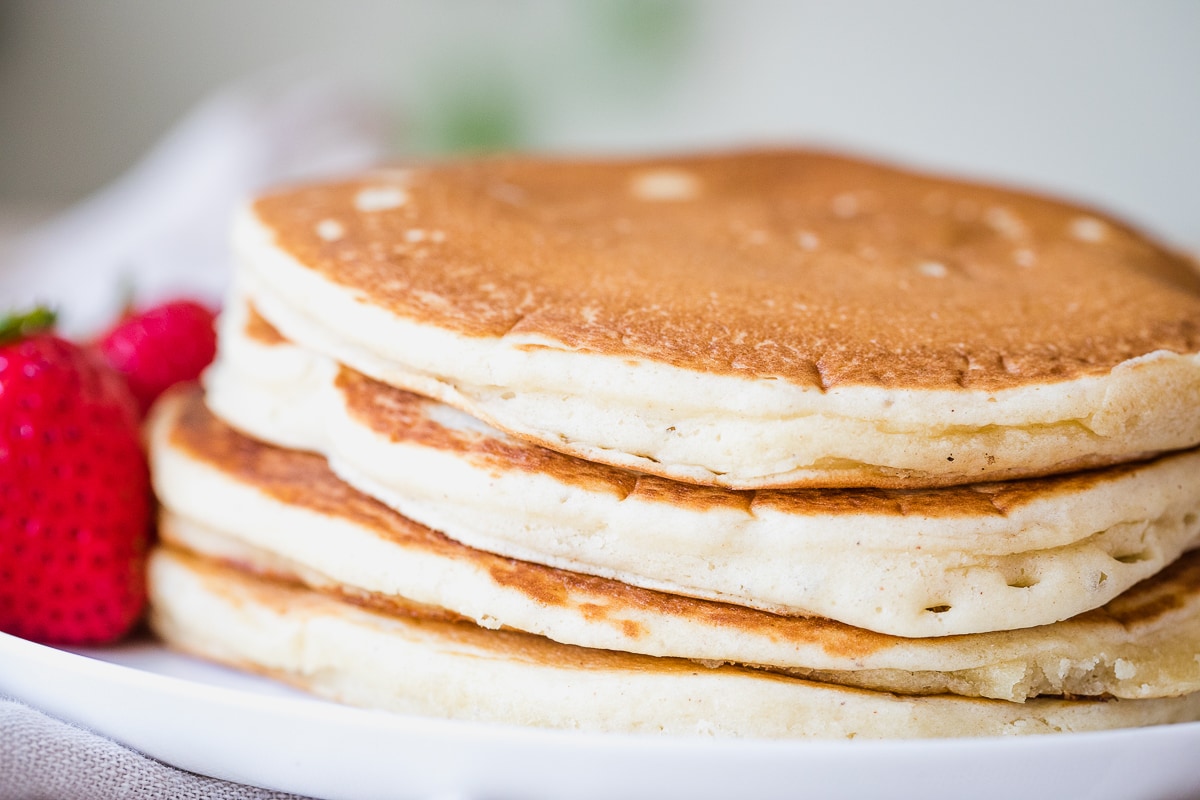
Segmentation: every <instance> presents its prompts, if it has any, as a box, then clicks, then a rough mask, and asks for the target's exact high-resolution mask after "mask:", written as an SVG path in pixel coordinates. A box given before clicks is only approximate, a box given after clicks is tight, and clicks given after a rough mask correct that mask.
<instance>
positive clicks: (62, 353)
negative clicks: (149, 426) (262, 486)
mask: <svg viewBox="0 0 1200 800" xmlns="http://www.w3.org/2000/svg"><path fill="white" fill-rule="evenodd" d="M48 322H49V320H48V319H47V316H46V315H45V314H44V313H38V314H32V315H28V316H26V317H20V318H9V319H7V320H3V321H0V630H3V631H6V632H8V633H13V634H16V635H18V636H22V637H26V638H30V639H35V640H38V641H44V642H55V643H63V644H94V643H101V642H107V641H112V640H114V639H116V638H118V637H120V636H121V635H123V634H124V633H125V632H127V631H128V630H129V629H130V627H131V626H132V625H133V624H134V623H135V622H136V621H137V620H138V617H139V616H140V614H141V612H142V608H143V606H144V604H145V585H144V556H145V550H146V545H147V537H148V531H149V525H150V512H151V495H150V485H149V476H148V469H147V466H146V459H145V456H144V454H143V452H142V449H141V442H140V437H139V427H138V426H139V421H138V414H137V404H136V402H135V401H134V399H133V396H132V395H131V394H130V392H129V388H128V387H127V386H126V385H125V382H124V381H123V380H122V379H121V376H120V375H118V374H117V373H116V372H114V371H113V370H112V369H111V368H110V367H108V365H106V364H104V363H103V361H101V360H100V359H99V358H98V357H97V356H96V355H95V354H94V353H93V352H90V351H89V350H87V349H85V348H82V347H79V346H78V345H75V344H72V343H71V342H67V341H64V340H63V339H60V338H58V337H56V336H54V335H52V334H51V333H49V332H47V331H46V330H43V328H45V327H46V325H47V323H48ZM31 329H35V330H31Z"/></svg>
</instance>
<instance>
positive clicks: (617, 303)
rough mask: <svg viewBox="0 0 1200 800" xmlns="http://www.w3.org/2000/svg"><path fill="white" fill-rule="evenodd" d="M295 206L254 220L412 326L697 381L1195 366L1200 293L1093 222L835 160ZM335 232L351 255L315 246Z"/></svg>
mask: <svg viewBox="0 0 1200 800" xmlns="http://www.w3.org/2000/svg"><path fill="white" fill-rule="evenodd" d="M393 183H394V182H390V181H389V179H387V178H386V177H384V176H379V177H375V178H366V179H363V180H357V181H348V182H344V183H336V184H328V185H322V186H313V187H307V188H298V189H291V190H287V191H283V192H280V193H278V194H274V195H272V196H269V197H266V198H264V199H261V200H260V201H258V202H257V203H256V205H255V210H256V212H257V214H258V216H259V217H260V219H261V220H262V221H263V222H264V223H265V224H266V225H267V226H268V227H269V228H271V229H273V230H274V231H275V232H276V235H277V241H278V244H279V245H280V246H281V247H282V249H283V250H285V251H286V252H288V253H290V254H292V255H293V256H295V257H296V258H297V259H298V260H299V261H300V262H301V263H302V264H304V265H306V266H307V267H309V268H311V269H313V270H315V271H317V272H318V273H320V274H322V275H323V276H325V277H327V278H328V279H330V280H332V281H334V282H336V283H339V284H342V285H344V286H347V287H351V288H353V289H354V290H355V291H357V292H359V293H361V294H362V295H363V296H364V297H365V298H366V299H367V300H369V302H371V303H373V304H375V305H378V306H380V307H382V308H384V309H387V310H388V311H391V312H393V313H395V314H396V315H398V316H400V317H402V318H405V319H408V320H412V321H415V322H418V323H422V324H428V325H433V326H437V327H441V328H444V329H447V330H450V331H453V332H455V333H459V334H464V335H467V336H471V337H497V336H501V335H503V334H505V333H507V332H509V331H515V332H519V333H528V334H535V335H538V336H544V337H549V338H550V339H552V340H556V341H559V342H562V343H563V344H565V345H566V346H568V347H571V348H578V349H581V350H585V351H591V352H594V353H599V354H605V355H610V356H615V357H618V358H639V359H640V358H645V359H649V360H653V361H660V362H666V363H669V364H673V365H676V366H679V367H683V368H686V369H690V370H695V371H698V372H705V373H721V374H737V375H743V376H747V377H759V378H761V377H776V376H777V377H780V378H783V379H786V380H788V381H792V382H797V383H801V384H808V383H814V384H817V385H819V386H822V387H833V386H837V385H841V384H858V385H878V386H889V387H903V388H926V387H928V388H958V387H968V388H972V389H983V390H995V389H1003V388H1009V387H1019V386H1028V385H1033V384H1038V383H1044V382H1047V381H1060V380H1067V379H1071V378H1075V377H1078V376H1082V375H1095V374H1103V373H1105V372H1107V371H1108V370H1110V369H1111V368H1112V367H1113V366H1115V365H1116V364H1118V363H1120V362H1122V361H1125V360H1127V359H1129V358H1133V357H1136V356H1139V355H1143V354H1145V353H1149V352H1152V351H1155V350H1160V349H1165V350H1170V351H1174V352H1177V353H1192V352H1196V351H1197V350H1200V280H1198V279H1197V277H1196V275H1195V274H1194V272H1193V271H1192V269H1191V268H1190V267H1189V265H1188V263H1187V262H1186V261H1185V260H1184V259H1182V258H1181V257H1179V256H1177V255H1174V254H1172V253H1169V252H1167V251H1165V250H1163V249H1161V248H1159V247H1158V246H1156V245H1154V244H1152V243H1150V242H1147V241H1146V240H1145V239H1144V238H1142V237H1140V236H1139V235H1138V234H1137V233H1136V232H1134V231H1132V230H1130V229H1129V228H1127V227H1125V226H1123V225H1121V224H1120V223H1118V222H1115V221H1113V220H1109V219H1105V218H1103V217H1102V216H1101V215H1099V214H1096V213H1095V212H1093V211H1090V210H1086V209H1081V208H1078V207H1075V206H1072V205H1068V204H1065V203H1060V202H1055V201H1051V200H1047V199H1043V198H1040V197H1035V196H1031V195H1027V194H1021V193H1016V192H1012V191H1007V190H1004V189H999V188H992V187H985V186H979V185H972V184H968V183H963V182H958V181H949V180H944V179H939V178H935V177H929V176H924V175H919V174H915V173H911V172H906V171H901V170H896V169H892V168H889V167H885V166H881V165H878V164H872V163H867V162H862V161H856V160H850V159H845V158H840V157H835V156H831V155H827V154H821V153H813V152H802V151H762V152H742V153H733V154H724V155H713V156H693V157H683V158H673V159H659V160H642V161H637V160H632V161H593V162H587V161H567V160H562V161H555V160H545V159H531V158H499V159H491V160H481V161H473V162H464V163H453V164H445V165H438V166H432V167H422V168H419V169H417V170H415V171H414V172H413V173H412V176H411V177H410V178H407V179H405V180H404V182H403V184H402V185H403V186H404V199H405V202H404V203H403V204H402V205H400V206H399V207H397V208H392V209H387V210H381V211H370V212H360V211H358V210H356V208H355V197H356V195H357V194H358V192H359V191H360V190H362V189H364V188H370V187H374V186H380V185H393ZM325 220H335V221H336V222H337V223H338V224H339V225H340V226H341V227H342V229H343V230H344V235H342V236H341V238H339V239H337V240H336V241H327V240H326V238H322V237H321V236H320V235H319V234H318V233H317V230H318V225H319V224H320V223H322V222H323V221H325Z"/></svg>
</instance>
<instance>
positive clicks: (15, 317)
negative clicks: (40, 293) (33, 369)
mask: <svg viewBox="0 0 1200 800" xmlns="http://www.w3.org/2000/svg"><path fill="white" fill-rule="evenodd" d="M57 318H58V315H57V314H56V313H55V312H54V310H53V309H51V308H47V307H46V306H37V307H36V308H32V309H30V310H28V311H20V312H17V313H14V314H6V315H4V316H3V317H0V344H8V343H9V342H10V341H14V340H16V339H21V338H23V337H25V336H31V335H32V334H35V333H41V332H42V331H46V330H49V329H51V328H53V327H54V322H55V320H56V319H57Z"/></svg>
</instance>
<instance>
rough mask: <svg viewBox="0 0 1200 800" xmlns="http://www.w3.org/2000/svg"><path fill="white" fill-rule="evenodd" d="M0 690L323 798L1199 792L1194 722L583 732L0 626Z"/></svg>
mask: <svg viewBox="0 0 1200 800" xmlns="http://www.w3.org/2000/svg"><path fill="white" fill-rule="evenodd" d="M0 693H5V694H8V695H11V696H13V697H16V698H17V699H20V700H23V701H25V702H26V703H29V704H30V705H33V706H36V707H38V708H41V709H44V710H45V711H47V712H49V713H51V714H53V715H55V716H58V717H60V718H62V719H66V720H69V721H71V722H75V723H77V724H80V725H83V726H85V727H88V728H91V729H93V730H95V731H98V732H100V733H103V734H105V735H107V736H110V737H111V738H113V739H115V740H117V741H119V742H122V743H124V744H126V745H129V746H130V747H133V748H135V749H137V750H140V751H142V752H144V753H146V754H148V755H150V756H153V757H154V758H157V759H159V760H161V761H163V762H166V763H168V764H173V765H175V766H178V767H182V768H184V769H188V770H192V771H193V772H198V773H201V774H204V775H211V776H214V777H218V778H224V779H227V780H233V781H240V782H244V783H251V784H256V785H259V786H264V787H268V788H272V789H279V790H284V791H291V792H296V793H300V794H309V795H314V796H317V797H326V798H357V799H359V800H364V799H366V798H373V797H379V798H399V799H403V798H455V800H467V798H470V799H471V800H475V799H476V798H478V799H479V800H485V799H490V798H547V800H550V799H551V798H553V799H554V800H574V799H575V798H579V799H581V800H582V799H583V798H589V799H590V798H597V799H599V798H604V800H611V799H612V798H630V799H631V800H632V799H634V798H647V799H649V798H654V800H665V799H666V798H676V797H678V798H688V800H703V799H704V798H731V797H754V798H763V800H766V799H767V798H783V797H790V798H795V797H812V798H822V800H825V799H833V798H881V797H887V798H904V797H911V798H922V800H938V799H939V798H946V799H947V800H961V798H964V797H970V798H972V799H973V800H988V798H1012V797H1021V798H1022V800H1037V799H1038V798H1048V799H1049V798H1054V800H1074V798H1089V800H1104V798H1114V800H1117V799H1119V800H1138V799H1139V798H1164V799H1165V798H1186V797H1193V798H1194V797H1200V723H1191V724H1187V725H1174V726H1165V727H1158V728H1142V729H1138V730H1124V731H1111V732H1105V733H1090V734H1067V735H1061V736H1035V737H1019V738H1012V739H961V740H927V741H901V742H873V741H858V742H840V741H839V742H778V741H713V740H697V739H666V738H650V737H633V736H607V735H592V734H581V733H575V732H565V731H542V730H527V729H520V728H510V727H502V726H494V725H479V724H472V723H461V722H451V721H446V720H435V719H424V718H417V717H405V716H400V715H395V714H387V713H383V712H372V711H364V710H361V709H355V708H347V707H344V706H339V705H335V704H332V703H326V702H323V701H320V700H315V699H313V698H310V697H307V696H305V695H302V694H299V693H297V692H294V691H292V690H290V689H287V688H286V687H283V686H281V685H278V684H276V683H273V682H271V681H267V680H264V679H260V678H256V677H254V676H250V675H244V674H241V673H237V672H233V671H231V670H226V669H223V668H220V667H215V666H212V665H208V664H204V663H201V662H199V661H195V660H193V659H189V658H185V657H182V656H179V655H176V654H173V653H170V652H168V651H166V650H165V649H163V648H162V647H160V646H158V645H157V644H155V643H154V642H152V641H150V640H141V641H136V642H132V643H129V644H126V645H122V646H119V647H113V648H107V649H101V650H91V651H78V652H68V651H64V650H57V649H54V648H51V647H45V646H42V645H36V644H32V643H30V642H25V641H22V640H20V639H16V638H13V637H11V636H6V635H3V634H0Z"/></svg>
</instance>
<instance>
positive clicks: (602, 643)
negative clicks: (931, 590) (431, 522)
mask: <svg viewBox="0 0 1200 800" xmlns="http://www.w3.org/2000/svg"><path fill="white" fill-rule="evenodd" d="M150 447H151V455H152V458H153V463H154V475H155V482H156V489H157V491H158V493H159V496H160V498H161V500H162V503H163V506H164V513H163V516H162V519H161V521H160V534H161V537H162V539H163V540H164V541H165V542H166V543H168V544H170V545H172V546H176V547H180V548H184V549H187V550H190V551H193V552H196V553H200V554H203V555H205V556H207V557H208V558H210V559H214V560H218V561H221V562H225V563H230V564H236V565H238V566H239V567H240V568H242V569H245V570H249V571H252V572H256V573H260V574H264V575H271V576H275V577H277V578H286V579H287V580H289V581H292V582H302V583H304V584H306V585H307V586H308V587H310V588H313V589H318V590H321V591H324V592H327V593H332V594H336V595H338V596H340V597H343V598H351V599H353V600H354V601H355V602H357V603H359V604H363V605H367V606H372V607H375V608H378V609H382V610H384V611H387V612H389V613H394V614H396V613H399V614H414V613H417V614H421V615H424V616H430V615H438V616H441V617H443V618H446V619H464V620H470V621H474V622H476V623H477V624H479V625H480V626H483V627H487V628H504V629H515V630H520V631H525V632H529V633H536V634H540V635H544V636H546V637H548V638H550V639H553V640H556V641H559V642H563V643H567V644H573V645H581V646H585V647H589V648H598V649H605V650H614V651H625V652H631V653H639V654H644V655H650V656H672V657H679V658H688V659H693V660H700V661H703V662H704V663H706V664H713V663H737V664H745V665H755V666H759V667H764V668H770V669H772V670H776V671H785V672H788V673H789V674H794V675H802V676H809V677H815V678H819V679H820V680H822V681H825V682H831V683H839V684H845V685H852V686H859V687H865V688H871V689H876V690H883V691H897V692H903V693H908V694H914V693H920V694H930V693H950V692H952V693H956V694H962V695H970V696H980V695H982V696H986V697H993V698H1001V699H1006V700H1018V701H1024V700H1025V699H1026V698H1027V697H1033V696H1036V695H1049V694H1068V695H1088V696H1102V695H1103V696H1117V697H1123V698H1148V697H1157V696H1175V695H1181V694H1189V693H1191V692H1194V691H1197V690H1200V661H1198V660H1197V656H1198V655H1200V553H1189V554H1188V555H1185V556H1184V557H1183V558H1182V559H1181V560H1180V561H1179V562H1177V563H1176V564H1175V565H1173V566H1172V567H1169V568H1168V569H1167V570H1165V571H1163V572H1162V573H1160V574H1159V575H1157V576H1155V577H1154V578H1152V579H1150V580H1148V581H1145V582H1143V583H1141V584H1139V585H1138V586H1136V587H1134V588H1133V589H1131V590H1130V591H1128V592H1126V593H1124V594H1123V595H1121V596H1120V597H1118V598H1117V599H1116V600H1113V601H1111V602H1109V603H1108V604H1107V605H1106V606H1105V607H1104V608H1102V609H1099V610H1096V611H1093V612H1090V613H1087V614H1083V615H1081V616H1079V617H1076V618H1073V619H1071V620H1068V621H1065V622H1060V623H1057V624H1054V625H1047V626H1043V627H1040V628H1034V629H1030V630H1024V631H1008V632H1000V633H991V634H975V635H970V636H954V637H942V638H933V639H904V638H900V637H895V636H888V635H884V634H878V633H872V632H870V631H866V630H862V629H857V628H853V627H850V626H848V625H844V624H840V623H837V622H833V621H830V620H827V619H820V618H805V617H782V616H777V615H773V614H769V613H765V612H762V611H756V610H752V609H748V608H744V607H739V606H733V605H727V604H722V603H715V602H710V601H705V600H696V599H690V598H686V597H680V596H675V595H669V594H664V593H660V592H654V591H650V590H646V589H640V588H636V587H633V586H629V585H626V584H623V583H620V582H617V581H612V580H607V579H602V578H596V577H592V576H587V575H581V574H577V573H572V572H568V571H564V570H559V569H554V568H550V567H545V566H540V565H537V564H532V563H526V562H521V561H517V560H513V559H508V558H503V557H500V556H495V555H492V554H489V553H485V552H482V551H478V550H473V549H471V548H468V547H466V546H464V545H461V544H459V543H457V542H455V541H453V540H450V539H448V538H446V537H444V536H442V535H440V534H438V533H436V532H434V531H431V530H429V529H427V528H424V527H422V526H420V525H418V524H416V523H414V522H412V521H410V520H407V519H405V518H404V517H402V516H400V515H399V514H396V513H395V512H394V511H391V510H390V509H387V508H385V507H383V506H382V505H381V504H380V503H378V502H377V501H374V500H372V499H370V498H368V497H366V496H364V495H362V494H360V493H358V492H356V491H355V490H353V489H352V488H350V487H349V486H347V485H346V484H344V483H342V482H341V481H340V480H338V479H337V478H336V477H335V476H334V475H333V474H332V473H331V472H330V471H329V469H328V468H327V466H326V464H325V462H324V460H323V459H321V458H319V457H317V456H315V455H311V454H306V453H300V452H296V451H288V450H282V449H279V448H274V447H270V446H268V445H265V444H261V443H258V442H255V441H253V440H250V439H247V438H245V437H243V436H240V435H238V434H236V433H235V432H233V431H232V430H231V429H229V428H228V427H226V426H224V425H222V424H221V423H219V422H218V421H217V420H216V419H215V418H213V417H212V416H211V415H209V414H208V413H207V412H206V411H205V409H204V407H203V406H202V404H201V403H200V401H199V397H198V396H197V395H196V394H195V393H194V392H192V393H176V394H175V395H173V396H171V397H170V398H168V400H167V401H166V402H165V403H163V404H160V405H159V406H158V408H157V410H156V412H155V416H154V419H153V421H152V424H151V428H150Z"/></svg>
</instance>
